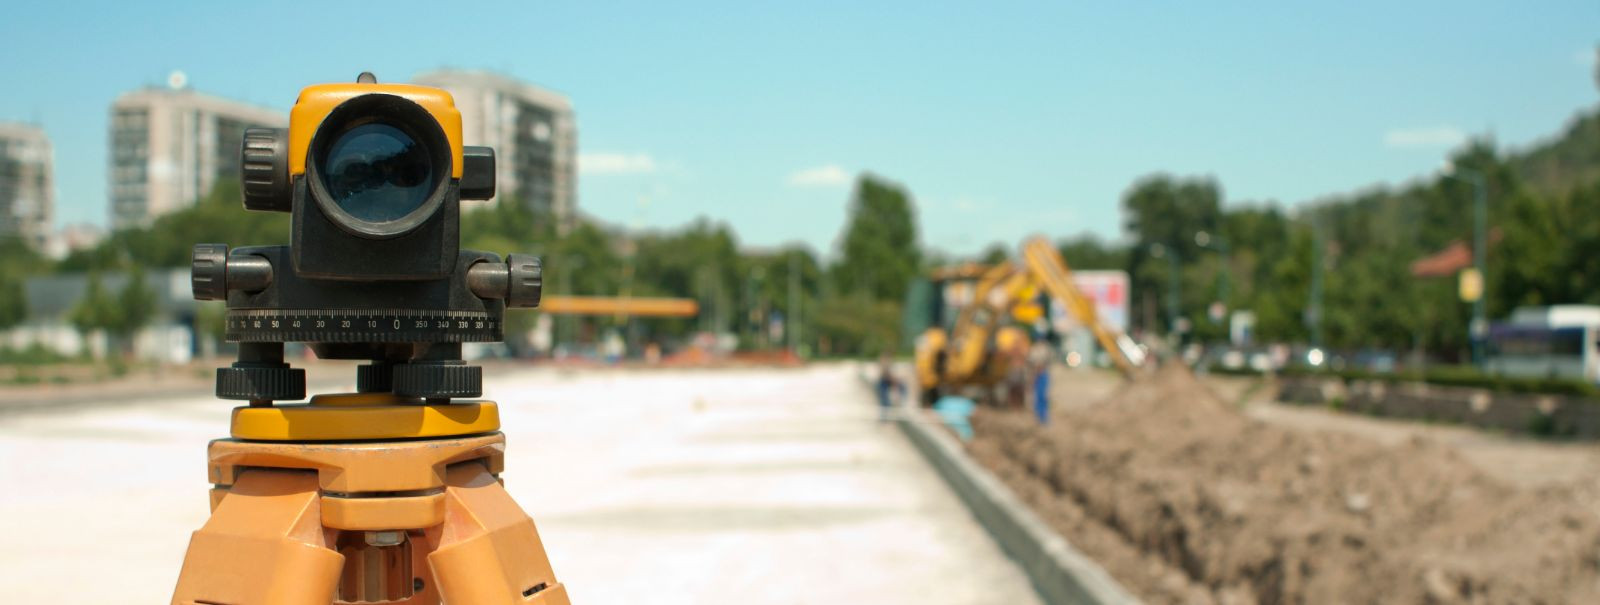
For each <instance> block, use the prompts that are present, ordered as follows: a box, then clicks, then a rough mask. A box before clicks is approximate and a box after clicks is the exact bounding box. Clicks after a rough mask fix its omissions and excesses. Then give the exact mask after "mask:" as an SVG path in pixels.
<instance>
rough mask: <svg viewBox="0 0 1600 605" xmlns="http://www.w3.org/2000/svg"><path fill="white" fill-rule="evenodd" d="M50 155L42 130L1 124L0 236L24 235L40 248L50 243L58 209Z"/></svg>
mask: <svg viewBox="0 0 1600 605" xmlns="http://www.w3.org/2000/svg"><path fill="white" fill-rule="evenodd" d="M51 155H52V154H51V151H50V138H49V137H46V136H45V134H44V130H43V129H41V128H39V127H37V126H30V125H27V124H14V123H0V237H21V238H22V239H24V240H26V241H27V242H28V244H29V245H31V246H33V247H34V248H35V249H37V250H43V249H44V248H45V246H46V245H47V244H48V243H49V239H50V229H51V225H50V217H51V213H52V212H53V211H54V209H55V182H54V181H53V180H52V178H53V177H52V176H51V171H52V169H53V168H52V166H51V164H52V162H53V160H52V157H51Z"/></svg>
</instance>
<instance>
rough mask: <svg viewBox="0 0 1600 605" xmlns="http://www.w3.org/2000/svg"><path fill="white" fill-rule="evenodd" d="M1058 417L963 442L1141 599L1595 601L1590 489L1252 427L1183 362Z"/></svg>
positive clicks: (982, 418) (1399, 450)
mask: <svg viewBox="0 0 1600 605" xmlns="http://www.w3.org/2000/svg"><path fill="white" fill-rule="evenodd" d="M1057 418H1058V422H1056V423H1055V424H1053V425H1052V426H1050V427H1048V428H1041V427H1039V426H1037V424H1035V423H1034V422H1033V421H1032V419H1031V418H1029V417H1028V415H1026V414H1022V413H1012V412H994V411H988V412H984V413H980V414H979V415H977V416H975V417H974V419H973V424H974V426H975V428H976V429H977V437H976V439H974V441H973V442H972V443H971V450H972V452H973V454H974V455H975V456H976V457H977V458H978V459H979V460H980V461H982V462H983V463H984V464H985V465H986V466H988V467H989V468H990V469H991V470H994V471H995V472H996V474H997V475H999V476H1000V477H1001V478H1002V480H1004V481H1006V483H1008V484H1009V485H1010V486H1011V487H1012V488H1013V489H1015V490H1016V491H1017V492H1018V493H1019V494H1020V495H1021V496H1022V497H1023V499H1024V500H1026V501H1027V502H1029V504H1030V505H1032V506H1033V508H1034V509H1035V510H1036V511H1038V512H1039V514H1040V516H1041V517H1043V518H1044V519H1045V521H1046V522H1048V523H1050V524H1051V525H1052V526H1054V527H1055V528H1056V529H1057V530H1058V531H1060V532H1062V534H1063V535H1065V536H1066V537H1067V539H1068V540H1069V541H1071V542H1073V544H1074V545H1075V546H1077V547H1078V548H1080V549H1082V550H1083V551H1084V552H1085V553H1087V554H1088V555H1089V556H1091V557H1094V558H1096V559H1097V560H1099V561H1100V562H1101V563H1102V564H1103V565H1105V566H1106V568H1107V570H1108V571H1110V572H1111V573H1112V575H1113V576H1116V577H1117V578H1118V579H1119V580H1120V581H1121V582H1122V583H1123V584H1124V585H1126V586H1127V587H1128V589H1129V590H1131V591H1133V592H1135V593H1136V594H1139V595H1140V596H1142V597H1143V598H1145V599H1146V600H1148V601H1150V602H1157V603H1159V602H1173V603H1177V602H1182V603H1257V602H1260V603H1366V602H1386V603H1388V602H1405V603H1417V602H1435V603H1512V602H1515V603H1578V602H1591V603H1592V602H1600V511H1597V510H1596V506H1595V505H1596V503H1597V502H1600V500H1597V498H1596V497H1595V496H1596V494H1592V493H1580V492H1579V491H1578V489H1577V488H1542V489H1537V490H1533V489H1516V488H1513V487H1510V486H1507V485H1505V484H1502V483H1499V482H1496V481H1494V480H1492V479H1490V478H1489V477H1487V476H1485V475H1483V474H1482V473H1481V472H1479V471H1478V470H1477V469H1476V468H1474V467H1472V466H1471V465H1470V464H1469V463H1468V462H1466V461H1465V460H1463V459H1461V458H1460V457H1458V456H1457V455H1456V454H1455V453H1454V452H1453V451H1451V450H1449V449H1447V448H1445V447H1443V446H1439V445H1436V444H1433V443H1431V442H1428V441H1422V440H1413V441H1411V442H1408V443H1405V444H1402V445H1400V446H1398V447H1391V446H1384V445H1380V444H1377V443H1375V442H1372V441H1368V440H1365V439H1362V438H1360V437H1356V436H1352V435H1345V434H1335V433H1328V434H1319V433H1305V432H1297V431H1294V430H1292V429H1286V428H1282V427H1276V426H1269V425H1265V424H1262V423H1260V422H1258V421H1255V420H1251V419H1249V418H1246V417H1244V416H1243V415H1241V414H1239V413H1238V412H1237V411H1235V410H1234V409H1233V408H1231V407H1229V406H1228V405H1226V404H1224V403H1222V402H1221V401H1219V400H1218V399H1217V398H1216V397H1214V396H1212V395H1211V394H1210V393H1209V392H1208V391H1207V390H1206V389H1205V388H1204V387H1203V386H1202V385H1201V384H1199V383H1198V382H1197V381H1196V380H1195V379H1194V377H1193V376H1192V375H1190V374H1189V373H1188V371H1187V370H1185V369H1183V368H1169V369H1166V370H1163V371H1162V372H1160V373H1159V374H1157V375H1155V376H1152V377H1149V378H1147V379H1144V380H1143V381H1141V382H1139V383H1136V384H1132V385H1129V386H1127V387H1124V388H1122V389H1120V390H1119V391H1117V392H1116V393H1114V394H1113V395H1111V396H1110V397H1108V398H1107V399H1106V400H1105V401H1103V402H1101V403H1099V404H1096V405H1093V406H1088V407H1085V408H1082V409H1078V410H1072V411H1068V412H1067V413H1065V414H1064V415H1060V416H1057Z"/></svg>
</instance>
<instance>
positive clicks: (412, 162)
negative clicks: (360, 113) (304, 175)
mask: <svg viewBox="0 0 1600 605" xmlns="http://www.w3.org/2000/svg"><path fill="white" fill-rule="evenodd" d="M327 149H328V153H327V155H326V156H325V158H324V160H323V170H322V171H321V173H322V179H323V185H324V186H325V187H327V189H328V193H329V195H331V196H332V197H333V202H334V203H336V204H338V205H339V208H340V209H343V210H344V211H345V212H347V213H349V214H350V216H351V217H354V218H355V219H357V220H361V221H366V222H371V223H383V222H389V221H395V220H399V219H401V218H404V217H405V216H406V215H408V214H411V213H412V212H413V211H415V210H416V209H417V208H420V207H422V204H423V203H424V202H426V201H427V200H428V195H429V194H430V193H432V191H433V185H434V180H435V179H434V174H433V165H432V163H431V162H430V161H429V157H428V150H427V149H426V148H425V147H423V146H422V145H421V144H419V143H417V141H416V140H414V139H412V138H411V136H410V135H408V134H406V133H405V131H402V130H400V129H399V128H395V127H393V126H389V125H387V124H379V123H370V124H362V125H360V126H357V127H355V128H351V129H350V130H348V131H346V132H344V133H343V134H341V135H339V138H338V139H336V140H334V142H333V145H331V146H329V147H328V148H327Z"/></svg>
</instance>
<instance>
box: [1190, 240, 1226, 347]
mask: <svg viewBox="0 0 1600 605" xmlns="http://www.w3.org/2000/svg"><path fill="white" fill-rule="evenodd" d="M1194 243H1195V245H1197V246H1200V247H1201V248H1204V249H1206V250H1213V251H1215V252H1216V253H1217V254H1220V255H1222V270H1221V271H1220V272H1218V273H1217V298H1218V299H1219V300H1220V301H1221V302H1222V305H1223V307H1222V312H1223V318H1222V325H1223V327H1227V325H1228V317H1227V312H1228V287H1229V285H1230V284H1229V280H1228V264H1229V255H1228V240H1226V239H1223V238H1222V237H1219V236H1214V235H1212V234H1211V233H1209V232H1206V231H1198V232H1195V234H1194ZM1230 336H1231V335H1230Z"/></svg>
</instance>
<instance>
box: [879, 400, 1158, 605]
mask: <svg viewBox="0 0 1600 605" xmlns="http://www.w3.org/2000/svg"><path fill="white" fill-rule="evenodd" d="M903 411H904V412H905V413H904V414H903V415H901V416H900V417H899V420H897V423H898V424H899V425H900V430H902V431H904V432H905V434H906V437H907V438H908V439H910V440H911V443H912V445H914V446H916V448H917V451H920V452H922V455H923V456H925V457H927V459H928V462H929V463H931V464H932V465H933V467H934V469H935V470H937V471H938V472H939V475H940V476H941V477H944V480H945V482H946V483H949V484H950V487H951V489H954V490H955V492H956V495H957V496H959V497H960V498H961V501H962V502H965V503H966V504H967V508H969V509H971V511H972V515H973V516H974V517H977V518H978V522H979V523H982V524H983V527H984V528H985V529H987V530H989V534H990V535H991V536H994V539H995V541H996V542H998V543H1000V548H1001V549H1002V550H1005V551H1006V554H1007V555H1008V556H1010V557H1011V559H1012V560H1014V561H1016V562H1017V564H1018V565H1020V566H1022V569H1023V571H1024V572H1026V573H1027V574H1028V578H1029V579H1030V580H1032V581H1033V588H1034V590H1036V591H1038V593H1039V596H1040V597H1041V598H1043V599H1044V600H1045V602H1047V603H1093V604H1106V605H1112V604H1116V605H1123V604H1132V603H1138V602H1139V600H1138V599H1135V598H1133V596H1132V595H1130V594H1128V592H1127V591H1126V590H1124V589H1123V588H1122V586H1121V585H1120V584H1117V581H1116V580H1114V579H1112V578H1111V574H1108V573H1106V570H1105V569H1102V568H1101V567H1100V565H1098V564H1096V563H1095V562H1094V561H1093V560H1091V559H1089V558H1088V557H1086V556H1084V555H1083V553H1080V552H1078V550H1077V549H1075V548H1073V547H1072V545H1071V544H1068V543H1067V541H1066V539H1065V538H1062V537H1061V535H1060V534H1058V533H1056V532H1055V530H1053V529H1050V526H1048V525H1046V524H1045V523H1044V521H1043V520H1041V519H1039V517H1038V515H1035V514H1033V511H1032V510H1029V509H1028V507H1027V505H1025V504H1023V503H1022V501H1021V500H1018V499H1017V496H1016V494H1014V493H1012V492H1011V489H1010V488H1008V487H1006V486H1005V484H1003V483H1001V482H1000V480H999V479H998V478H996V477H995V476H994V475H993V474H991V473H990V472H989V471H988V470H987V469H984V468H983V467H981V466H979V465H978V463H977V462H975V461H973V460H972V458H970V457H968V456H967V453H966V450H965V449H964V448H962V446H961V444H960V443H959V442H957V441H956V440H955V438H954V437H952V436H951V435H949V434H947V433H945V432H944V431H941V430H940V429H939V422H938V420H937V418H936V417H935V416H933V415H932V414H930V413H928V412H926V411H924V410H920V409H910V410H903Z"/></svg>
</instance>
